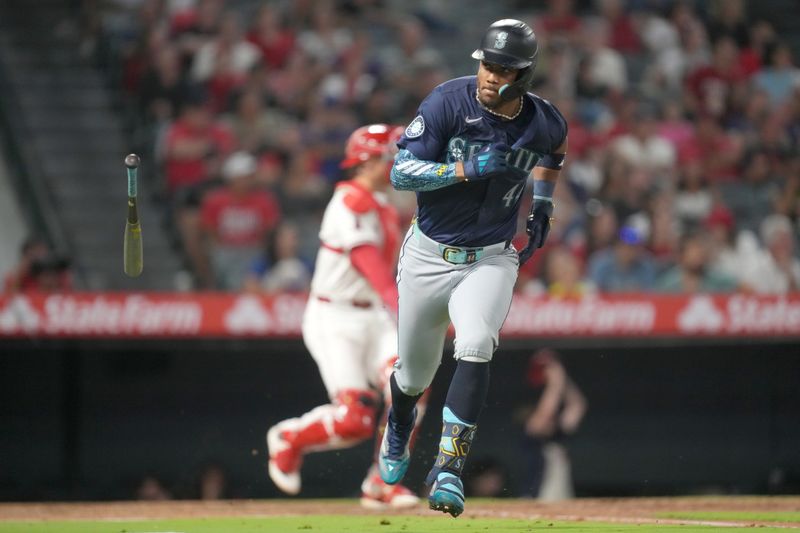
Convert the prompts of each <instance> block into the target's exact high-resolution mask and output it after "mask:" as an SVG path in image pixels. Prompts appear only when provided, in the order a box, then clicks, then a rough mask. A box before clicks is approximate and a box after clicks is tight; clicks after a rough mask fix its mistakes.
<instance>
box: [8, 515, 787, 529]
mask: <svg viewBox="0 0 800 533" xmlns="http://www.w3.org/2000/svg"><path fill="white" fill-rule="evenodd" d="M701 514H703V515H704V518H705V513H694V514H693V513H687V515H692V516H699V515H701ZM718 514H719V515H723V514H726V513H718ZM730 514H731V515H733V514H737V513H730ZM738 514H747V513H738ZM777 514H779V513H776V515H777ZM791 514H794V515H796V514H797V513H791ZM764 516H775V515H764ZM654 530H658V531H668V530H673V531H680V532H681V533H708V532H711V531H719V528H712V527H701V526H662V525H658V526H656V525H652V524H646V525H637V524H599V523H590V522H551V521H549V520H516V519H515V520H511V519H490V518H469V517H462V518H458V519H455V520H454V519H452V518H450V517H448V516H444V515H442V516H430V517H426V516H385V517H380V516H341V515H331V516H325V515H314V516H305V517H274V518H273V517H270V518H251V517H248V518H213V519H211V518H207V519H194V520H147V521H136V522H115V521H102V522H99V521H80V522H78V521H65V522H55V521H54V522H0V533H143V532H165V531H171V532H182V533H295V532H297V533H344V532H353V533H452V532H459V533H463V532H473V531H474V532H484V531H486V532H492V533H495V532H499V533H507V532H515V533H541V532H545V531H548V532H549V531H556V532H567V533H581V532H589V531H602V532H603V533H613V532H620V533H627V532H637V533H644V532H649V531H654ZM758 531H759V533H761V532H772V531H775V532H778V531H785V530H783V529H778V528H770V527H766V528H759V529H758Z"/></svg>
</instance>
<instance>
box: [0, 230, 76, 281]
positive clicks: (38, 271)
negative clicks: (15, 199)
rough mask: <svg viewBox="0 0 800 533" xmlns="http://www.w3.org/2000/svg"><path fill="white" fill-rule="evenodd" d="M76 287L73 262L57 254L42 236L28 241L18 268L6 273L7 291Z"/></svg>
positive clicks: (21, 250)
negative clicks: (71, 271) (72, 273)
mask: <svg viewBox="0 0 800 533" xmlns="http://www.w3.org/2000/svg"><path fill="white" fill-rule="evenodd" d="M71 287H72V275H71V273H70V270H69V261H68V260H66V259H64V258H62V257H60V256H58V255H56V254H54V253H53V251H52V250H51V249H50V246H49V245H48V244H47V242H45V241H44V240H43V239H41V238H39V237H35V236H34V237H29V238H27V239H25V241H24V242H23V243H22V246H21V248H20V260H19V264H18V265H17V267H16V268H15V269H14V270H12V271H11V272H9V273H8V274H6V277H5V279H4V280H3V292H4V293H6V294H9V293H14V292H26V291H65V290H69V289H70V288H71Z"/></svg>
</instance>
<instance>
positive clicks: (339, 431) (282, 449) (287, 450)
mask: <svg viewBox="0 0 800 533" xmlns="http://www.w3.org/2000/svg"><path fill="white" fill-rule="evenodd" d="M377 405H378V395H377V394H376V393H375V392H374V391H371V390H352V389H351V390H345V391H342V392H340V393H339V394H338V395H337V396H336V399H335V400H334V402H333V403H331V404H327V405H320V406H319V407H316V408H314V409H312V410H311V411H309V412H308V413H306V414H304V415H303V416H301V417H299V418H289V419H287V420H284V421H282V422H279V423H278V424H276V425H274V426H272V427H271V428H270V429H269V431H268V432H267V446H268V447H269V475H270V477H271V478H272V481H273V482H274V483H275V485H276V486H277V487H278V488H279V489H281V490H282V491H283V492H285V493H287V494H297V493H299V492H300V485H301V481H300V466H301V464H302V460H303V454H305V453H308V452H312V451H324V450H332V449H336V448H345V447H348V446H352V445H354V444H356V443H358V442H360V441H362V440H364V439H368V438H370V437H371V436H372V433H373V431H374V429H375V415H376V409H377Z"/></svg>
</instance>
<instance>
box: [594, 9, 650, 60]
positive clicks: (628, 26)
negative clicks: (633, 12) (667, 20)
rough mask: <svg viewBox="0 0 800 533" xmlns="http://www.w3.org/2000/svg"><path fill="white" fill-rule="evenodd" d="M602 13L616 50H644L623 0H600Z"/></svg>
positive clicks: (626, 51)
mask: <svg viewBox="0 0 800 533" xmlns="http://www.w3.org/2000/svg"><path fill="white" fill-rule="evenodd" d="M598 8H599V10H600V14H601V15H602V16H603V18H605V19H606V20H607V21H608V25H609V35H610V37H611V38H610V41H609V45H610V46H611V48H613V49H614V50H616V51H618V52H621V53H623V54H638V53H639V52H641V51H642V41H641V39H639V33H638V32H637V30H636V27H635V26H634V23H633V20H632V19H631V17H630V16H629V15H628V14H627V13H626V12H625V5H624V2H623V0H600V2H598Z"/></svg>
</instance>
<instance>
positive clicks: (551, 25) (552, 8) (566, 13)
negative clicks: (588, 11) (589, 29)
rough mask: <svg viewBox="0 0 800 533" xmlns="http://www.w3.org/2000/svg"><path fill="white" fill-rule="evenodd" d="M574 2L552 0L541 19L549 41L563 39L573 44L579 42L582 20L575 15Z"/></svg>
mask: <svg viewBox="0 0 800 533" xmlns="http://www.w3.org/2000/svg"><path fill="white" fill-rule="evenodd" d="M574 4H575V2H574V0H550V2H549V3H548V5H547V12H546V13H545V14H543V15H542V17H541V19H540V22H539V23H540V25H541V29H542V30H543V31H544V34H545V35H546V36H547V38H548V39H549V40H552V39H554V38H558V37H562V38H565V39H567V40H568V41H569V42H571V43H575V42H576V41H577V40H578V37H579V35H580V30H581V19H580V18H579V17H578V16H577V15H576V14H575V5H574Z"/></svg>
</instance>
